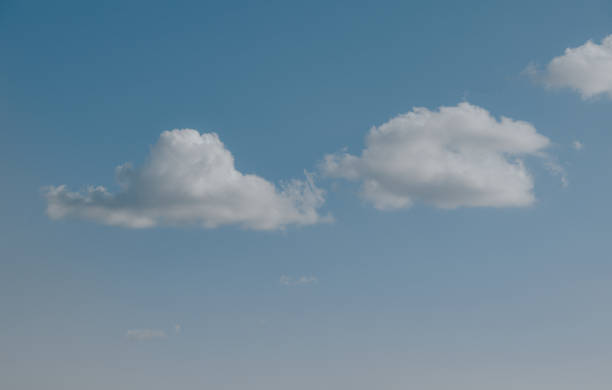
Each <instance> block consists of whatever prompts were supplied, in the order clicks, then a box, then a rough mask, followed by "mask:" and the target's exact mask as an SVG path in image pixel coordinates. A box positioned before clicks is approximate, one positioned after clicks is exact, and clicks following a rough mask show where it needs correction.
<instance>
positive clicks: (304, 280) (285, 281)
mask: <svg viewBox="0 0 612 390" xmlns="http://www.w3.org/2000/svg"><path fill="white" fill-rule="evenodd" d="M318 282H319V279H317V278H316V277H314V276H300V277H297V278H293V277H291V276H287V275H282V276H281V277H280V284H282V285H283V286H303V285H307V284H317V283H318Z"/></svg>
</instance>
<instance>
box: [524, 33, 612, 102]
mask: <svg viewBox="0 0 612 390" xmlns="http://www.w3.org/2000/svg"><path fill="white" fill-rule="evenodd" d="M523 73H524V74H527V75H529V76H531V77H532V78H534V79H535V80H536V81H538V80H542V81H543V83H544V85H546V86H548V87H551V88H569V89H572V90H574V91H576V92H578V93H579V94H580V95H581V96H582V98H583V99H590V98H594V97H596V96H604V95H607V96H609V97H611V98H612V35H608V36H607V37H605V38H604V39H603V40H602V41H601V43H595V42H593V41H591V40H588V41H587V42H585V43H584V44H583V45H581V46H578V47H570V48H567V49H565V52H564V53H563V54H562V55H560V56H558V57H555V58H553V59H552V60H551V61H550V62H549V63H548V65H547V66H546V67H545V68H544V69H543V70H541V71H539V70H538V69H537V67H536V66H535V65H533V64H529V65H527V68H525V70H524V71H523ZM536 76H537V77H536Z"/></svg>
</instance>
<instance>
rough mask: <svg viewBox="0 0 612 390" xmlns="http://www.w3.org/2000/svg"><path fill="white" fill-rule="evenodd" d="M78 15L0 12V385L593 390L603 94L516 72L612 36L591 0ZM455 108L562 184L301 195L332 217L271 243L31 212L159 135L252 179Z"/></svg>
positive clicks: (600, 382) (605, 384)
mask: <svg viewBox="0 0 612 390" xmlns="http://www.w3.org/2000/svg"><path fill="white" fill-rule="evenodd" d="M100 3H102V4H99V3H93V2H82V1H73V2H43V1H40V2H17V1H4V2H2V3H0V49H1V52H0V137H1V138H0V177H1V178H2V186H1V188H2V190H1V191H0V237H1V238H0V388H3V389H4V388H6V389H15V390H25V389H28V390H30V389H41V388H44V389H49V390H56V389H57V390H60V389H61V390H77V389H78V390H80V389H93V390H98V389H126V390H127V389H130V390H134V389H151V390H156V389H170V388H172V389H196V388H197V389H202V388H204V389H221V388H223V389H230V390H234V389H236V390H238V389H262V390H264V389H265V390H277V389H278V390H281V389H283V390H284V389H296V390H301V389H304V390H305V389H334V390H337V389H355V390H360V389H364V390H365V389H420V390H430V389H431V390H434V389H435V390H438V389H471V390H491V389H495V390H509V389H523V390H532V389H533V390H574V389H589V390H600V389H601V390H607V389H609V388H610V386H611V385H612V376H611V375H610V370H609V367H610V365H611V364H612V352H611V351H612V338H611V336H610V329H611V328H612V312H611V311H610V303H609V302H610V299H611V298H612V283H611V280H612V263H611V262H610V256H609V254H610V230H611V229H610V226H611V225H610V220H611V218H612V209H611V208H610V206H609V202H610V198H611V195H612V171H611V170H610V169H609V167H610V166H611V165H612V154H610V151H609V149H610V143H611V138H612V137H611V134H612V128H611V125H610V123H612V121H611V116H612V101H611V100H610V99H605V98H602V99H595V100H593V101H583V100H581V99H580V97H579V96H578V95H577V94H576V93H573V92H571V91H550V90H546V89H545V88H542V87H541V86H539V85H534V84H533V83H532V82H531V81H530V80H529V79H528V78H527V77H525V76H522V75H521V72H522V71H523V70H524V69H525V67H526V66H527V65H528V64H529V63H530V62H535V63H539V64H545V63H547V61H549V60H550V59H551V58H553V57H554V56H557V55H560V54H562V53H563V50H564V49H565V48H566V47H571V46H578V45H581V44H583V43H584V42H585V41H586V40H588V39H593V40H596V41H599V40H600V39H601V38H603V37H604V36H606V35H608V34H610V33H612V3H610V2H608V1H580V2H578V1H575V2H571V1H540V2H536V3H534V2H528V1H513V2H510V1H504V2H501V1H499V2H491V1H468V2H465V1H464V2H455V1H433V2H432V1H427V2H426V1H422V2H406V1H397V2H391V1H389V2H354V1H353V2H317V1H314V2H294V3H289V2H280V1H279V2H271V1H270V2H261V3H259V4H256V3H255V2H166V3H162V2H154V1H146V2H145V1H143V2H124V1H121V2H119V1H117V2H106V1H105V2H100ZM464 99H465V100H468V101H469V102H471V103H473V104H475V105H478V106H481V107H484V108H486V109H487V110H489V111H490V112H491V113H492V114H493V115H495V116H500V115H505V116H509V117H511V118H514V119H520V120H525V121H529V122H530V123H532V124H533V125H534V126H535V127H536V128H537V129H538V131H539V132H540V133H541V134H543V135H545V136H547V137H549V138H550V139H551V140H552V141H553V143H554V145H553V146H552V148H551V149H550V154H551V155H553V156H554V157H555V158H556V159H557V160H558V161H559V163H560V164H561V165H562V166H563V167H564V168H565V170H566V172H567V175H568V178H569V181H570V184H569V186H568V187H567V188H563V187H562V186H561V183H560V181H559V177H555V176H554V175H551V174H550V173H549V172H547V170H546V169H545V167H544V166H542V164H541V162H538V161H533V162H529V168H530V171H531V172H532V173H533V175H534V178H535V184H536V187H535V193H536V196H537V199H538V201H537V203H536V204H535V205H534V206H532V207H530V208H526V209H458V210H452V211H448V210H446V211H445V210H438V209H435V208H431V207H426V206H422V205H416V206H415V207H413V208H411V209H409V210H405V211H399V212H379V211H376V210H374V209H373V208H372V207H371V206H369V205H368V204H366V203H364V202H362V201H361V200H360V199H359V197H358V196H356V192H357V190H358V189H357V187H356V186H354V185H350V184H344V183H333V182H332V181H327V180H324V179H322V178H319V179H318V183H319V184H320V185H321V186H323V187H325V188H327V189H328V194H327V198H328V199H327V202H326V205H325V206H324V208H323V211H324V212H331V213H332V214H333V215H334V217H335V223H333V224H323V225H316V226H310V227H303V228H289V229H287V230H286V231H284V232H272V233H270V232H253V231H245V230H241V229H239V228H234V227H223V228H220V229H214V230H206V229H196V228H153V229H145V230H130V229H122V228H112V227H105V226H99V225H96V224H94V223H91V222H82V221H81V222H79V221H69V220H65V221H51V220H49V219H48V218H47V217H46V216H45V214H44V210H45V202H44V199H43V197H42V196H41V192H40V191H41V188H42V187H44V186H46V185H59V184H67V185H69V186H70V187H71V188H75V189H78V188H81V187H82V186H84V185H88V184H102V185H106V186H108V187H110V188H112V189H114V188H115V184H114V182H113V169H114V167H115V166H117V165H119V164H121V163H124V162H126V161H132V162H134V163H135V164H140V163H142V161H143V160H144V158H145V157H146V155H147V153H148V151H149V146H150V145H152V144H154V143H155V141H156V140H157V138H158V136H159V134H160V133H161V132H162V131H163V130H168V129H173V128H195V129H198V130H200V131H215V132H217V133H219V135H220V137H221V139H222V140H223V142H224V143H225V144H226V146H227V147H228V149H229V150H230V151H231V152H232V153H233V154H234V156H235V158H236V166H237V169H239V170H240V171H242V172H250V173H256V174H258V175H261V176H263V177H265V178H266V179H268V180H271V181H274V182H277V181H279V180H284V179H290V178H293V177H301V176H302V172H303V169H308V170H315V169H316V165H317V163H318V162H319V161H320V160H321V158H322V157H323V156H324V155H325V154H326V153H331V152H335V151H337V150H340V149H341V148H342V147H345V146H346V147H348V149H349V151H351V152H352V153H357V152H358V151H359V150H361V148H362V147H363V139H364V136H365V134H366V133H367V131H368V129H369V128H370V127H371V126H373V125H380V124H381V123H383V122H385V121H387V120H388V119H390V118H391V117H393V116H395V115H397V114H399V113H404V112H407V111H409V110H410V109H411V108H412V107H413V106H424V107H428V108H430V109H435V108H436V107H438V106H440V105H455V104H457V103H458V102H460V101H462V100H464ZM574 140H579V141H580V142H582V143H583V144H584V145H585V147H584V149H583V150H582V151H580V152H578V151H576V150H574V149H573V148H572V142H573V141H574ZM281 275H290V276H292V277H300V276H304V275H305V276H311V275H312V276H315V277H317V278H318V283H316V284H309V285H303V286H283V285H282V284H281V283H280V277H281ZM175 324H180V325H181V326H182V331H181V332H180V333H178V334H177V333H175V331H174V326H175ZM142 328H144V329H157V330H163V331H165V332H166V334H167V338H165V339H161V340H149V341H142V342H137V341H134V340H129V339H128V338H126V332H127V331H128V330H130V329H142Z"/></svg>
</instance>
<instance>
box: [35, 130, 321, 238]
mask: <svg viewBox="0 0 612 390" xmlns="http://www.w3.org/2000/svg"><path fill="white" fill-rule="evenodd" d="M116 177H117V182H118V183H119V185H120V187H121V189H120V190H119V191H118V192H116V193H111V192H110V191H108V190H107V189H106V188H105V187H102V186H96V187H94V186H91V187H88V188H87V189H86V190H85V191H83V192H72V191H69V190H68V189H67V188H66V186H64V185H60V186H51V187H47V188H46V189H45V196H46V198H47V201H48V205H47V214H48V215H49V217H51V218H53V219H61V218H77V219H86V220H91V221H95V222H99V223H102V224H106V225H113V226H123V227H129V228H146V227H152V226H158V225H201V226H204V227H207V228H214V227H218V226H221V225H238V226H241V227H243V228H246V229H254V230H274V229H282V228H284V227H285V226H287V225H312V224H316V223H319V222H326V221H328V220H329V217H325V216H321V215H319V213H318V211H317V210H318V208H319V207H321V205H322V204H323V202H324V192H323V190H321V189H319V188H317V187H316V186H315V184H314V182H313V177H312V175H311V174H309V173H306V178H305V180H291V181H289V182H287V183H283V184H281V185H280V188H279V187H277V186H276V185H274V184H273V183H271V182H269V181H267V180H265V179H263V178H261V177H259V176H257V175H253V174H244V173H241V172H239V171H238V170H236V168H235V166H234V157H233V156H232V154H231V152H230V151H229V150H228V149H227V148H226V147H225V145H224V144H223V143H222V142H221V140H220V139H219V137H218V136H217V134H215V133H204V134H200V133H199V132H198V131H196V130H191V129H183V130H172V131H165V132H163V133H162V134H161V136H160V138H159V140H158V142H157V144H156V145H154V146H153V148H152V149H151V153H150V156H149V158H148V160H147V161H146V162H145V163H144V164H143V166H141V167H140V168H134V167H132V165H131V164H124V165H121V166H119V167H117V168H116Z"/></svg>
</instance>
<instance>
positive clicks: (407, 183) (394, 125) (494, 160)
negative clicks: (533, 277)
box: [321, 102, 550, 209]
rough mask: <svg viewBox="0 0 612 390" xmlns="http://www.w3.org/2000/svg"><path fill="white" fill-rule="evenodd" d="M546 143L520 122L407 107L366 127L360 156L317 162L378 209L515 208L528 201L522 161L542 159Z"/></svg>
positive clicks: (463, 107) (460, 110) (482, 113)
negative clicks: (355, 184) (419, 205)
mask: <svg viewBox="0 0 612 390" xmlns="http://www.w3.org/2000/svg"><path fill="white" fill-rule="evenodd" d="M549 143H550V141H549V140H548V138H546V137H545V136H543V135H541V134H539V133H538V132H537V131H536V129H535V128H534V127H533V125H531V124H530V123H528V122H524V121H518V120H513V119H510V118H506V117H501V119H499V120H497V119H496V118H494V117H493V116H491V114H489V112H488V111H486V110H485V109H483V108H480V107H477V106H474V105H472V104H469V103H467V102H463V103H460V104H459V105H457V106H454V107H440V108H439V110H438V111H430V110H428V109H426V108H414V109H413V111H411V112H408V113H406V114H403V115H399V116H397V117H395V118H393V119H391V120H390V121H388V122H387V123H384V124H383V125H381V126H379V127H373V128H372V129H371V130H370V132H369V134H368V135H367V138H366V147H365V149H364V150H363V151H362V152H361V155H352V154H349V153H347V152H346V151H341V152H339V153H336V154H330V155H327V156H325V158H324V161H323V162H322V164H321V169H322V171H323V173H324V174H325V175H327V176H329V177H332V178H344V179H348V180H354V181H360V182H361V183H362V191H361V193H362V196H363V197H364V198H365V199H366V200H367V201H369V202H371V203H372V204H373V205H374V206H375V207H376V208H378V209H399V208H406V207H409V206H411V205H412V204H413V203H414V202H415V201H421V202H424V203H428V204H430V205H433V206H436V207H440V208H455V207H460V206H472V207H476V206H480V207H521V206H528V205H531V204H532V203H533V202H534V200H535V197H534V194H533V186H534V184H533V178H532V176H531V175H530V174H529V172H528V171H527V169H526V167H525V164H524V162H523V157H525V156H539V157H544V158H546V155H545V154H544V153H543V150H544V149H545V148H546V147H547V146H548V145H549Z"/></svg>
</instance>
